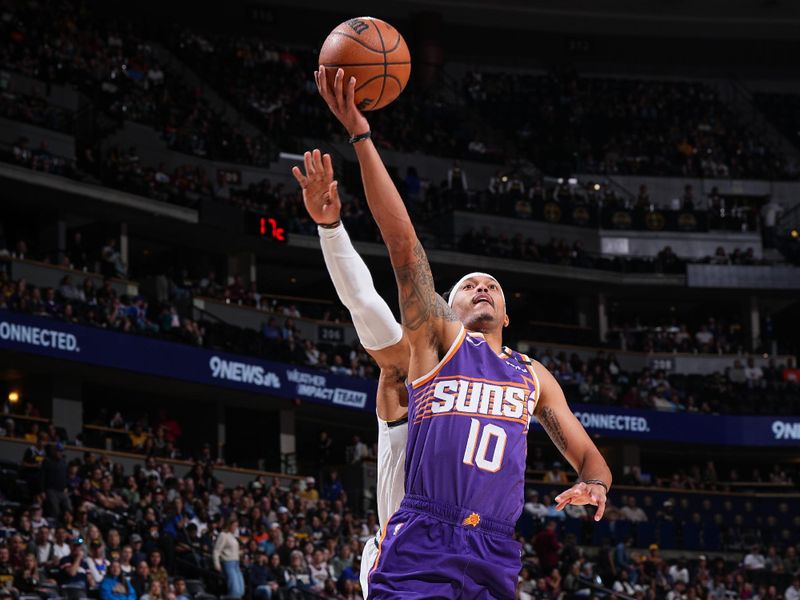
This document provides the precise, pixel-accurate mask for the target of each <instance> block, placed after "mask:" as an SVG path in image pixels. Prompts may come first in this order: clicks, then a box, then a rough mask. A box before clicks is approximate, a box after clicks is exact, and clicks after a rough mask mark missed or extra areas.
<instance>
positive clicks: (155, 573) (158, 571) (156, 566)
mask: <svg viewBox="0 0 800 600" xmlns="http://www.w3.org/2000/svg"><path fill="white" fill-rule="evenodd" d="M148 564H149V566H150V579H151V581H157V582H159V583H160V584H161V589H162V590H167V589H169V574H168V573H167V570H166V569H165V568H164V565H163V564H161V552H160V551H159V550H153V551H152V552H150V557H149V560H148Z"/></svg>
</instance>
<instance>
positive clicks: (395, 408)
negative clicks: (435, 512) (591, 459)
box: [292, 150, 410, 598]
mask: <svg viewBox="0 0 800 600" xmlns="http://www.w3.org/2000/svg"><path fill="white" fill-rule="evenodd" d="M304 161H305V173H303V172H302V171H301V170H300V169H299V168H298V167H294V168H293V169H292V173H293V174H294V176H295V178H296V179H297V182H298V183H299V184H300V186H301V187H302V188H303V203H304V204H305V207H306V211H307V212H308V214H309V216H310V217H311V219H312V220H313V221H314V222H315V223H317V232H318V233H319V237H320V246H321V248H322V255H323V257H324V259H325V266H326V267H327V269H328V273H329V274H330V276H331V281H332V282H333V286H334V288H336V294H337V295H338V296H339V299H340V300H341V301H342V304H344V305H345V306H346V307H347V310H349V311H350V316H351V318H352V319H353V325H354V326H355V329H356V334H358V339H359V341H360V342H361V345H362V346H364V349H365V350H366V351H367V352H368V353H369V355H370V356H372V358H373V359H374V360H375V362H376V363H377V364H378V367H379V368H380V378H379V380H378V392H377V394H376V397H375V411H376V413H377V417H378V476H377V485H376V490H375V491H376V495H377V498H376V500H377V505H378V523H379V525H380V526H381V529H383V525H384V524H385V523H386V521H387V520H388V519H389V517H390V516H391V514H392V513H394V512H395V511H396V510H397V509H398V507H399V506H400V501H401V500H402V498H403V494H404V491H403V488H404V481H405V457H406V445H407V442H408V391H407V390H406V386H405V380H406V376H407V372H408V361H409V354H410V352H409V345H408V339H407V338H406V337H405V335H403V329H402V327H401V326H400V324H399V323H398V322H397V321H396V320H395V318H394V315H393V314H392V311H391V309H390V308H389V306H388V305H387V304H386V301H384V299H383V298H381V297H380V295H379V294H378V292H377V291H376V290H375V286H374V284H373V282H372V276H371V275H370V273H369V270H368V269H367V265H366V264H365V263H364V261H363V260H362V259H361V257H360V256H359V255H358V253H357V252H356V250H355V248H354V247H353V244H352V243H351V242H350V237H349V236H348V235H347V231H345V228H344V225H343V224H342V221H341V219H340V212H341V202H340V200H339V194H338V191H337V185H336V182H335V181H334V179H333V167H332V165H331V157H330V155H328V154H326V155H325V156H324V157H323V156H321V155H320V152H319V150H315V151H314V152H313V153H310V152H306V153H305V156H304ZM378 543H379V538H378V536H375V537H373V538H370V539H369V540H367V543H366V544H365V545H364V551H363V554H362V557H361V573H360V578H359V579H360V581H361V590H362V592H363V594H364V597H365V598H366V597H367V593H368V589H369V588H368V585H369V584H368V577H369V572H370V569H371V568H372V566H373V565H374V564H375V559H376V557H377V555H378Z"/></svg>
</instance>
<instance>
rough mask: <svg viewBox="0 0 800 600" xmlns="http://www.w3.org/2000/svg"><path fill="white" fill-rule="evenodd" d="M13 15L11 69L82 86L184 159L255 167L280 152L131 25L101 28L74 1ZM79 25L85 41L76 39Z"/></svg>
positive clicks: (8, 34)
mask: <svg viewBox="0 0 800 600" xmlns="http://www.w3.org/2000/svg"><path fill="white" fill-rule="evenodd" d="M7 16H8V18H7V19H4V20H3V23H2V25H0V27H2V34H3V39H6V40H9V43H7V44H4V45H3V47H2V58H3V65H4V67H5V68H7V69H12V70H15V71H18V72H20V73H23V74H25V75H29V76H31V77H35V78H38V79H41V80H44V81H52V82H56V83H64V84H70V85H73V86H76V87H77V88H78V89H79V90H81V91H82V92H83V93H85V94H86V95H87V96H88V97H89V98H91V100H92V101H93V102H94V103H95V104H96V106H97V108H99V109H101V110H104V111H106V112H107V113H108V114H109V115H111V116H113V117H114V118H116V119H117V120H119V121H120V122H121V121H123V120H131V121H136V122H141V123H145V124H148V125H151V126H153V127H154V128H156V129H158V130H159V131H160V132H161V133H162V135H163V137H164V140H165V141H166V142H167V145H168V146H169V147H170V148H173V149H175V150H178V151H180V152H185V153H188V154H193V155H196V156H201V157H204V158H212V159H218V160H234V161H240V162H244V163H249V164H256V165H266V164H269V162H270V161H271V160H273V154H274V152H275V148H274V147H273V146H272V145H271V144H270V143H269V142H268V141H267V140H266V139H265V138H251V137H249V136H247V135H246V134H244V133H243V132H242V131H240V130H239V128H238V127H237V126H236V125H235V124H233V123H230V122H228V121H226V119H225V118H224V117H223V116H222V115H221V114H219V113H218V111H216V110H215V109H214V108H213V107H212V105H211V104H210V103H209V101H208V99H207V98H205V97H204V96H203V92H202V90H199V89H194V88H192V87H191V86H190V85H189V84H187V83H186V82H185V81H184V80H183V79H182V78H181V76H180V75H179V74H177V73H175V72H171V71H170V70H169V69H167V68H166V67H165V66H164V65H162V64H161V62H160V61H159V60H158V58H157V56H156V53H155V51H154V49H153V47H152V45H151V44H149V43H148V42H147V40H145V39H143V38H142V37H140V36H139V35H137V33H136V32H135V31H134V30H133V27H132V26H131V25H130V24H126V23H114V22H97V21H96V20H94V19H93V18H92V17H91V16H89V15H88V14H85V13H82V11H81V7H80V6H79V5H78V4H77V3H72V2H61V3H59V4H58V6H57V7H56V6H54V7H53V10H52V11H41V10H39V9H38V6H32V5H30V4H29V3H26V2H12V3H9V6H8V7H7ZM77 22H79V23H80V28H81V35H80V36H77V37H75V36H74V35H73V34H74V28H75V27H76V23H77ZM50 112H52V110H51V111H50ZM30 116H33V114H31V115H30ZM51 116H52V115H51ZM52 121H53V119H51V122H52Z"/></svg>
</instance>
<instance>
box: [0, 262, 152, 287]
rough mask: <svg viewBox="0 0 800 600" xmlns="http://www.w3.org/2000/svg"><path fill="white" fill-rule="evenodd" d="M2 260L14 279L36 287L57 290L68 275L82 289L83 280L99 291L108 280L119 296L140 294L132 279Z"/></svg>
mask: <svg viewBox="0 0 800 600" xmlns="http://www.w3.org/2000/svg"><path fill="white" fill-rule="evenodd" d="M0 260H4V261H7V262H8V263H9V266H10V271H11V272H10V275H11V278H12V279H15V280H16V279H25V280H26V281H27V282H28V283H31V284H33V285H35V286H36V287H49V288H54V289H56V290H57V289H58V286H59V285H60V283H61V280H62V279H63V278H64V276H67V275H68V276H70V277H72V278H73V284H75V285H76V287H78V288H80V286H81V283H82V281H83V280H85V279H91V280H92V282H93V283H94V284H95V289H99V288H100V287H102V285H103V282H104V281H105V280H106V279H108V281H110V282H111V287H112V288H113V289H114V291H115V292H116V293H117V294H125V295H127V296H135V295H137V294H138V293H139V283H138V282H136V281H134V280H132V279H120V278H117V277H108V278H106V277H104V276H103V275H102V274H100V273H97V272H96V271H84V270H82V269H73V268H71V267H64V266H61V265H54V264H52V263H47V262H42V261H39V260H32V259H29V258H25V259H20V258H13V257H1V258H0Z"/></svg>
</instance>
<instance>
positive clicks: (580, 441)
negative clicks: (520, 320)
mask: <svg viewBox="0 0 800 600" xmlns="http://www.w3.org/2000/svg"><path fill="white" fill-rule="evenodd" d="M342 79H343V72H342V71H341V70H338V71H337V73H336V77H335V80H334V86H333V92H331V91H330V89H329V88H328V85H327V82H326V73H325V71H324V70H321V71H320V72H319V73H318V75H317V83H318V87H319V89H320V93H321V94H322V96H323V98H324V99H325V100H326V102H327V103H328V106H329V107H330V109H331V110H332V111H333V112H334V114H335V115H336V116H337V118H338V119H339V120H340V121H341V122H342V124H343V125H344V126H345V128H346V129H347V131H348V132H349V134H350V136H351V138H350V139H351V143H352V144H353V145H354V147H355V150H356V154H357V156H358V159H359V164H360V166H361V174H362V181H363V184H364V190H365V193H366V197H367V203H368V204H369V207H370V210H371V212H372V214H373V217H374V218H375V221H376V222H377V224H378V227H379V228H380V230H381V234H382V236H383V239H384V241H385V243H386V246H387V249H388V250H389V257H390V260H391V263H392V267H393V269H394V272H395V277H396V279H397V284H398V288H399V293H400V309H401V315H402V322H403V329H404V331H405V334H406V336H407V338H408V341H409V344H410V361H409V367H408V379H409V384H408V405H409V433H408V436H409V437H408V446H407V456H406V483H405V492H406V495H405V497H404V499H403V501H402V502H401V505H400V509H399V510H398V511H397V512H396V513H395V514H394V515H392V517H391V518H390V519H389V520H388V522H387V523H385V524H384V530H383V533H382V538H381V545H380V549H379V552H378V557H377V559H376V561H375V566H374V568H373V571H372V573H371V575H370V592H369V598H370V599H376V600H377V599H380V600H382V599H387V598H448V599H449V598H475V599H478V598H509V599H511V598H514V597H515V583H516V578H517V574H518V572H519V569H520V547H519V544H518V543H516V542H515V541H514V540H513V537H512V535H513V527H514V523H515V522H516V520H517V518H518V517H519V515H520V514H521V512H522V504H523V488H524V475H525V456H526V449H527V442H526V434H527V431H528V427H529V424H530V420H531V418H532V417H533V416H534V415H535V416H536V417H537V418H538V420H539V422H540V423H541V424H542V426H543V428H544V429H545V430H546V431H547V433H548V434H549V435H550V438H551V439H552V440H553V442H554V443H555V444H556V446H557V447H558V449H559V450H560V451H561V452H562V454H563V455H564V456H565V457H566V458H567V460H568V461H569V462H570V464H572V466H573V467H574V468H575V469H576V471H577V472H578V475H579V478H580V482H579V483H577V484H576V485H575V486H573V487H572V488H570V489H569V490H567V491H566V492H563V493H562V494H560V495H559V496H558V497H557V498H556V501H557V503H558V505H557V507H558V508H559V509H561V508H563V507H564V506H566V505H567V504H570V503H572V504H593V505H595V506H597V507H598V511H597V514H596V515H595V518H596V519H599V518H600V517H601V516H602V511H603V509H604V505H605V497H606V493H607V491H608V487H609V485H610V484H611V473H610V471H609V469H608V467H607V465H606V463H605V460H604V459H603V457H602V456H601V455H600V453H599V451H598V450H597V448H596V447H595V445H594V444H593V443H592V441H591V439H590V438H589V436H588V435H587V434H586V432H585V431H584V429H583V427H582V426H581V425H580V423H579V422H578V420H577V419H575V417H574V416H573V414H572V412H571V411H570V409H569V407H568V406H567V403H566V400H565V398H564V394H563V392H562V391H561V388H560V386H559V385H558V383H557V382H556V381H555V379H554V378H553V377H552V375H551V374H550V373H549V372H548V371H547V369H545V368H544V367H543V366H542V365H541V364H539V363H537V362H535V361H531V360H529V359H527V357H525V356H524V355H521V354H518V353H516V352H513V351H511V350H509V349H507V348H505V347H504V346H503V344H502V331H503V328H504V327H506V326H508V316H507V315H506V313H505V298H504V296H503V291H502V288H501V287H500V285H499V283H498V282H497V281H496V280H495V279H494V278H493V277H492V276H490V275H487V274H484V273H472V274H470V275H469V276H465V277H464V278H462V279H461V280H460V281H459V282H458V284H457V285H456V286H455V287H454V289H453V290H452V292H451V295H450V297H449V301H445V300H444V299H443V298H442V297H441V296H439V295H438V294H436V292H435V290H434V286H433V277H432V275H431V271H430V266H429V264H428V260H427V257H426V255H425V251H424V249H423V248H422V246H421V244H420V243H419V240H418V239H417V237H416V233H415V231H414V228H413V225H412V224H411V220H410V218H409V216H408V213H407V211H406V209H405V206H404V204H403V201H402V199H401V198H400V195H399V194H398V192H397V189H396V188H395V187H394V184H393V183H392V180H391V178H390V176H389V174H388V172H387V171H386V168H385V167H384V165H383V163H382V161H381V159H380V156H379V154H378V152H377V150H376V148H375V146H374V145H373V144H372V141H371V139H370V135H369V124H368V123H367V121H366V119H365V118H364V116H363V115H362V114H361V113H360V112H359V111H358V109H357V108H356V107H355V104H354V102H353V96H354V88H355V79H351V80H350V81H349V82H347V84H346V85H345V83H344V82H343V81H342ZM462 323H463V325H462Z"/></svg>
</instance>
